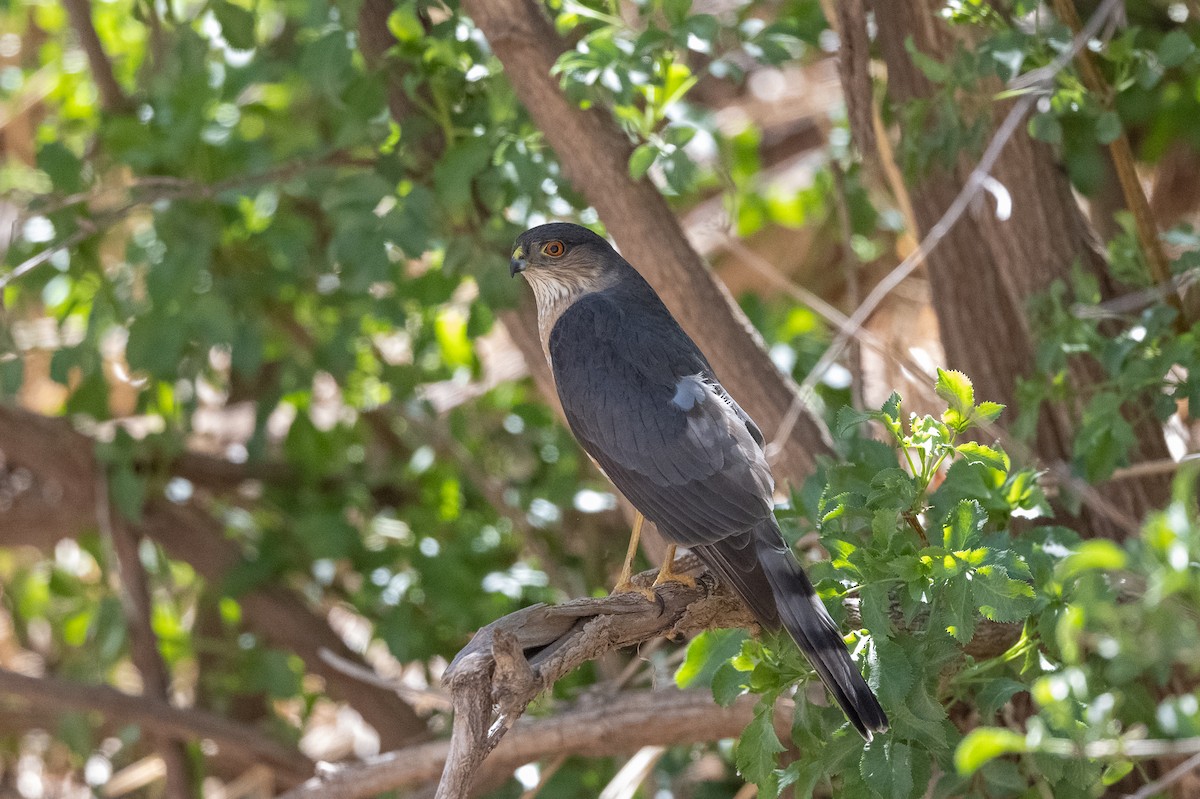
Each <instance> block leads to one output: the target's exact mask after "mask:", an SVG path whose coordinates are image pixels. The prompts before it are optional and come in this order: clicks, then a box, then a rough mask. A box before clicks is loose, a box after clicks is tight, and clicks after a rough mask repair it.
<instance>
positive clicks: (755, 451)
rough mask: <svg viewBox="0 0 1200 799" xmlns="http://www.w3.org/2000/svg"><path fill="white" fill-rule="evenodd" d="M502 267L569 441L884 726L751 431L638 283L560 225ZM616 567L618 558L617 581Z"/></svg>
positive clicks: (532, 238) (871, 721)
mask: <svg viewBox="0 0 1200 799" xmlns="http://www.w3.org/2000/svg"><path fill="white" fill-rule="evenodd" d="M510 273H511V274H512V275H513V276H516V275H517V274H518V273H523V274H524V275H525V279H526V280H527V281H528V282H529V285H530V286H531V287H532V288H533V293H534V296H535V297H536V299H537V309H538V328H539V332H540V334H541V340H542V346H543V348H544V349H545V351H546V356H547V357H548V358H549V360H550V366H551V369H552V371H553V373H554V380H555V383H556V385H557V387H558V396H559V399H560V400H561V401H562V407H563V411H564V412H565V413H566V417H567V422H568V424H569V425H570V427H571V431H572V432H573V433H574V434H575V437H576V438H577V439H578V440H579V443H580V444H581V445H582V446H583V448H584V449H585V450H586V451H587V452H588V454H589V455H591V456H592V458H593V459H595V461H596V462H597V463H598V464H599V465H600V468H601V469H603V470H604V473H605V474H606V475H607V476H608V477H609V479H610V480H612V482H613V484H614V485H616V487H617V488H618V489H619V490H620V491H621V493H623V494H624V495H625V496H626V497H628V499H629V501H630V502H632V503H633V505H634V507H635V508H637V510H638V511H640V512H641V514H644V515H645V518H647V519H650V520H651V521H652V522H654V523H655V524H656V525H657V526H658V529H659V531H660V532H661V533H662V534H663V535H664V536H665V537H666V538H667V539H668V540H669V541H670V542H672V543H674V544H678V545H680V546H686V547H689V548H690V549H691V551H692V552H694V553H696V555H698V556H699V557H700V559H701V560H702V561H703V562H704V563H705V564H706V565H707V566H708V567H709V568H710V569H711V570H712V571H713V572H715V573H716V574H717V575H718V576H719V577H720V578H721V579H723V580H724V581H725V582H727V583H728V584H729V585H730V586H731V587H732V588H733V589H734V591H736V592H737V594H738V595H739V596H740V597H741V598H742V599H743V600H744V601H745V603H746V605H747V606H748V607H749V608H750V610H751V612H752V613H753V614H754V616H755V618H756V619H758V621H759V623H760V624H761V625H762V626H763V627H765V628H768V629H778V628H779V627H780V626H783V627H784V628H785V629H786V630H787V631H788V633H789V634H790V635H791V637H792V638H793V639H795V641H796V643H797V644H798V645H799V647H800V649H801V650H802V651H803V652H804V654H805V656H806V657H807V658H808V660H809V662H810V663H812V665H813V668H814V669H816V672H817V674H818V675H820V677H821V680H822V681H823V682H824V683H825V685H826V687H827V688H828V689H829V691H830V693H832V694H833V696H834V698H835V699H836V700H837V703H838V704H839V705H840V706H841V708H842V710H844V711H845V713H846V716H847V717H848V718H849V719H850V723H851V724H853V725H854V728H855V729H857V730H858V731H859V733H861V734H862V735H863V737H865V738H867V739H868V740H870V738H871V733H872V732H882V731H884V730H886V729H887V716H886V715H885V714H884V712H883V708H882V707H880V705H879V701H878V700H877V699H876V698H875V695H874V694H873V693H872V692H871V689H870V688H869V687H867V684H866V682H865V681H864V680H863V678H862V675H861V674H860V673H859V672H858V669H857V668H856V667H855V665H854V661H852V660H851V659H850V654H849V653H848V652H847V651H846V645H845V642H844V641H843V640H842V635H841V633H840V632H839V630H838V628H837V625H836V624H835V623H834V621H833V619H832V618H831V617H830V616H829V613H828V612H827V611H826V610H825V606H824V605H823V604H821V600H820V598H819V597H817V594H816V591H815V590H814V589H813V585H812V583H811V582H810V581H809V579H808V576H807V575H806V574H805V573H804V570H803V569H802V568H801V566H800V564H799V562H797V560H796V558H795V557H794V556H793V555H792V552H791V550H790V549H789V548H788V546H787V544H786V543H785V542H784V540H783V536H782V534H781V533H780V531H779V525H778V524H777V523H776V521H775V515H774V512H773V502H772V494H773V491H774V481H773V480H772V478H771V472H770V468H769V467H768V465H767V461H766V458H765V457H764V455H763V446H764V443H763V435H762V432H761V431H760V430H759V429H758V426H757V425H756V424H755V423H754V421H753V420H752V419H751V418H750V417H749V416H747V415H746V412H745V411H743V410H742V409H741V407H740V406H739V405H738V404H737V402H735V401H734V400H733V398H732V397H730V396H729V393H728V392H727V391H726V390H725V388H724V387H723V386H722V385H721V383H720V382H719V381H718V380H717V377H716V375H714V374H713V370H712V367H711V366H709V364H708V361H707V360H706V359H705V357H704V355H703V353H701V352H700V350H699V348H698V347H697V346H696V344H695V343H694V342H693V341H692V340H691V338H689V337H688V335H687V334H686V333H684V332H683V329H682V328H680V326H679V324H678V323H677V322H676V321H675V318H674V317H672V316H671V313H670V311H668V310H667V308H666V306H665V305H663V303H662V300H660V299H659V297H658V295H657V294H656V293H655V292H654V289H653V288H651V287H650V284H649V283H647V282H646V281H645V280H644V279H643V278H642V276H641V275H639V274H638V273H637V271H636V270H634V268H633V267H632V266H630V264H629V263H628V262H627V261H626V260H625V259H624V258H622V257H621V256H620V255H618V254H617V252H616V251H615V250H614V249H613V248H612V247H611V246H610V245H609V244H608V242H607V241H605V240H604V239H603V238H601V237H600V236H598V235H596V234H595V233H593V232H592V231H590V230H588V229H587V228H584V227H580V226H579V225H573V224H567V223H553V224H548V225H541V226H539V227H535V228H533V229H531V230H528V231H526V232H525V233H522V234H521V236H520V237H519V238H518V239H517V242H516V249H515V250H514V251H513V254H512V259H511V261H510ZM638 521H639V526H640V518H639V520H638ZM636 530H637V527H636V526H635V533H636ZM632 552H633V546H632V545H631V547H630V553H631V554H632ZM672 558H673V549H672V551H671V553H670V554H668V557H667V562H666V563H664V566H663V574H660V580H661V579H662V578H663V577H664V576H665V577H668V578H669V577H670V576H671V575H670V560H671V559H672ZM628 570H629V563H628V561H627V563H626V569H625V572H624V573H623V580H622V582H624V583H627V582H628ZM620 588H622V586H621V585H618V590H619V589H620Z"/></svg>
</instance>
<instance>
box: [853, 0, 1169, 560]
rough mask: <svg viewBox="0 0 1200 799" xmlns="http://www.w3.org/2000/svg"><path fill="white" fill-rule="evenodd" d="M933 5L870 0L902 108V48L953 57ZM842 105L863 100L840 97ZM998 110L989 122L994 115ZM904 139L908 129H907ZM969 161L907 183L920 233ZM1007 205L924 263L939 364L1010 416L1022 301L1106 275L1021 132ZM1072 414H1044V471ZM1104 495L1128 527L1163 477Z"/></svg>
mask: <svg viewBox="0 0 1200 799" xmlns="http://www.w3.org/2000/svg"><path fill="white" fill-rule="evenodd" d="M934 6H935V4H934V3H932V2H930V1H929V0H922V2H917V3H888V2H880V1H879V0H875V2H873V7H874V10H875V15H876V20H877V22H878V31H879V34H878V45H879V48H880V51H881V53H882V56H883V58H884V60H885V61H886V63H887V67H888V96H889V98H890V100H891V102H892V103H894V104H896V105H902V104H905V103H908V102H912V101H914V100H920V99H923V98H929V97H931V96H933V94H934V93H935V89H936V87H934V86H933V85H932V84H931V83H930V82H929V81H928V79H927V78H926V77H925V76H924V74H923V73H922V72H921V71H920V69H918V68H917V66H916V65H915V64H914V63H913V61H912V58H911V57H910V55H909V53H908V51H907V49H906V42H908V41H910V40H911V41H912V42H913V44H914V45H915V46H916V48H917V49H918V50H919V51H921V52H923V53H926V54H928V55H930V56H932V57H933V58H938V59H944V58H947V57H949V55H950V54H951V53H952V52H953V48H954V39H953V37H952V34H951V32H950V30H949V29H948V28H947V27H946V26H945V25H944V24H943V23H942V22H941V21H940V17H939V16H938V14H937V9H936V8H935V7H934ZM847 99H848V101H849V102H861V101H862V98H856V97H848V98H847ZM1005 111H1007V105H1005V104H998V106H997V107H996V108H995V109H994V113H996V114H1003V113H1004V112H1005ZM909 133H910V134H911V133H913V132H911V131H910V132H909ZM971 167H972V163H971V160H970V158H969V157H967V156H966V155H963V156H961V157H959V158H958V159H957V161H956V163H955V165H954V166H953V167H952V168H948V169H947V168H937V167H935V168H933V169H931V170H930V171H929V172H928V173H927V174H925V175H921V176H919V177H918V178H916V180H915V181H914V182H913V184H912V185H911V186H910V189H911V190H910V196H911V199H912V205H913V210H914V214H915V217H916V221H917V224H918V226H919V227H920V229H921V232H924V231H926V230H928V229H929V228H930V227H931V226H933V225H934V224H935V223H936V222H937V220H938V219H939V218H940V217H941V215H942V213H943V212H944V211H945V209H946V208H947V206H948V205H949V204H950V203H951V201H952V200H953V198H954V197H955V195H956V194H957V193H958V191H959V188H960V187H961V185H962V183H963V181H964V179H965V178H966V175H967V174H968V173H969V171H970V169H971ZM992 175H993V177H994V178H995V179H996V180H997V181H999V182H1000V183H1001V184H1003V185H1004V186H1005V188H1006V189H1007V190H1008V192H1009V194H1010V195H1011V197H1012V201H1013V202H1012V214H1011V216H1010V217H1009V218H1008V219H1006V220H1001V219H998V218H997V217H996V215H995V213H993V211H992V208H991V207H990V203H989V204H988V205H985V206H981V207H979V208H977V209H976V210H975V212H973V213H969V214H966V215H964V217H963V218H962V219H960V220H959V221H958V223H957V224H956V225H955V226H954V228H953V229H952V230H951V231H950V233H949V234H948V235H946V237H945V238H944V239H942V241H941V243H940V245H939V246H938V247H937V249H935V250H934V252H933V253H932V254H931V255H930V257H929V258H928V260H927V265H928V269H929V274H930V285H931V287H932V292H933V303H934V308H935V309H936V311H937V314H938V322H939V326H940V328H941V334H942V336H941V337H942V342H943V345H944V347H945V351H946V359H947V362H948V365H949V366H950V367H952V368H956V369H961V370H963V371H964V372H967V373H968V374H970V375H971V376H972V379H973V380H974V382H975V392H976V396H978V397H980V398H986V399H991V400H995V401H998V402H1003V403H1005V404H1007V405H1009V406H1010V407H1011V408H1014V409H1015V407H1016V403H1015V399H1016V397H1015V392H1016V386H1017V383H1018V381H1019V380H1020V379H1021V378H1023V377H1027V376H1029V375H1030V373H1031V372H1032V369H1033V363H1034V351H1035V350H1034V348H1035V344H1034V341H1033V338H1032V336H1031V334H1030V329H1029V322H1028V318H1027V315H1026V305H1027V303H1028V301H1029V299H1030V298H1031V297H1032V296H1033V295H1035V294H1037V293H1038V292H1041V291H1043V290H1045V289H1046V288H1047V287H1048V286H1049V285H1050V284H1051V283H1052V282H1053V281H1055V280H1058V279H1069V277H1070V273H1071V269H1072V267H1073V265H1075V264H1077V263H1078V264H1080V265H1082V266H1083V267H1084V268H1086V269H1089V270H1091V271H1093V272H1094V273H1095V274H1097V275H1099V276H1100V277H1101V278H1102V284H1103V285H1105V286H1107V287H1108V291H1109V292H1113V291H1115V287H1113V286H1112V285H1111V281H1109V280H1108V279H1107V277H1106V273H1105V266H1104V262H1103V258H1102V257H1101V255H1100V253H1099V251H1098V250H1097V248H1096V246H1095V237H1094V234H1093V232H1092V231H1091V229H1090V228H1089V227H1088V225H1087V222H1086V220H1085V218H1084V216H1083V214H1082V212H1081V211H1080V209H1079V207H1078V205H1077V203H1076V201H1075V198H1074V196H1073V194H1072V191H1071V186H1070V183H1069V181H1068V179H1067V177H1066V175H1065V173H1064V171H1063V170H1062V169H1061V168H1060V166H1059V164H1058V163H1057V161H1056V159H1055V157H1054V153H1053V151H1052V150H1051V149H1050V148H1049V147H1048V146H1046V145H1044V144H1042V143H1040V142H1037V141H1034V140H1033V139H1032V138H1030V137H1029V136H1028V134H1027V133H1025V132H1024V131H1023V130H1022V131H1019V132H1018V133H1017V134H1016V135H1014V136H1013V137H1012V139H1011V140H1010V141H1009V143H1008V145H1007V146H1006V147H1005V149H1004V151H1003V154H1002V155H1001V157H1000V160H999V161H998V162H997V164H996V167H995V169H994V170H993V171H992ZM1072 378H1073V382H1074V389H1075V395H1076V397H1079V398H1086V396H1087V390H1088V386H1089V385H1092V384H1094V383H1095V382H1097V381H1098V380H1099V379H1100V378H1101V374H1100V371H1099V367H1098V365H1096V364H1094V363H1090V362H1086V361H1078V362H1076V363H1075V364H1074V365H1073V374H1072ZM1080 407H1081V403H1077V404H1076V405H1075V407H1066V406H1053V407H1047V408H1045V409H1043V412H1042V414H1041V416H1040V418H1039V423H1038V429H1037V438H1036V445H1035V451H1036V455H1037V456H1038V457H1039V458H1041V459H1042V460H1044V461H1046V462H1048V463H1057V462H1060V461H1061V462H1067V463H1070V461H1071V457H1072V442H1073V438H1074V435H1075V426H1076V421H1077V415H1078V412H1079V409H1080ZM1137 431H1138V439H1139V451H1138V452H1137V453H1135V455H1134V457H1135V458H1136V459H1137V460H1155V459H1159V458H1162V457H1166V456H1167V450H1166V444H1165V441H1164V440H1163V436H1162V430H1161V427H1160V426H1159V425H1157V423H1155V422H1154V420H1146V421H1139V422H1138V423H1137ZM1102 491H1103V493H1104V495H1105V496H1106V497H1107V498H1108V499H1109V500H1110V501H1111V502H1112V503H1113V504H1114V505H1115V506H1116V507H1118V508H1120V509H1121V510H1123V511H1124V512H1125V513H1126V514H1128V515H1129V516H1132V517H1133V518H1135V519H1140V518H1142V517H1143V516H1144V515H1145V513H1146V512H1147V511H1148V510H1151V509H1153V508H1156V507H1161V506H1162V504H1163V503H1164V502H1165V501H1166V500H1167V498H1168V497H1169V485H1168V482H1167V481H1166V480H1165V479H1162V478H1150V479H1146V480H1125V481H1120V482H1113V483H1111V484H1108V485H1106V486H1104V487H1103V489H1102ZM1081 527H1082V528H1083V532H1084V533H1085V534H1092V535H1107V536H1113V537H1119V536H1120V535H1121V534H1122V531H1121V530H1120V529H1118V528H1117V527H1115V526H1113V525H1110V524H1108V523H1107V522H1106V521H1105V519H1104V518H1103V517H1101V516H1099V515H1094V514H1092V515H1088V516H1087V517H1086V518H1084V519H1082V520H1081Z"/></svg>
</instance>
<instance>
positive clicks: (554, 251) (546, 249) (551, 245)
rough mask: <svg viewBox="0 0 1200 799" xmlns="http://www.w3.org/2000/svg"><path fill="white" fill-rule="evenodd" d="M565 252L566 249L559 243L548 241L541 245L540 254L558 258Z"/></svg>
mask: <svg viewBox="0 0 1200 799" xmlns="http://www.w3.org/2000/svg"><path fill="white" fill-rule="evenodd" d="M566 251H567V248H566V247H564V246H563V243H562V242H561V241H548V242H546V243H545V244H543V245H542V253H543V254H544V255H549V256H550V257H551V258H558V257H560V256H561V255H562V254H563V253H564V252H566Z"/></svg>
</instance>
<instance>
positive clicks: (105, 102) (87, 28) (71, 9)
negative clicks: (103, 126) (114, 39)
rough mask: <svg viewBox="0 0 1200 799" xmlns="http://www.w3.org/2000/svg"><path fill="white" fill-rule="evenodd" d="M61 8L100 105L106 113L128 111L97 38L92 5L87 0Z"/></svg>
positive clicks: (126, 100)
mask: <svg viewBox="0 0 1200 799" xmlns="http://www.w3.org/2000/svg"><path fill="white" fill-rule="evenodd" d="M63 5H64V6H66V8H67V16H69V17H70V19H71V27H72V28H74V29H75V35H76V36H78V37H79V44H80V46H81V47H82V48H83V52H84V53H86V54H87V60H88V66H89V67H91V71H92V80H94V81H95V82H96V88H97V89H98V90H99V91H100V104H101V105H102V106H103V108H104V110H105V111H107V112H109V113H119V112H121V111H128V110H129V109H130V108H132V107H133V103H131V102H130V100H129V98H128V97H126V96H125V92H124V91H123V90H122V89H121V85H120V84H119V83H117V77H116V75H115V74H113V67H112V62H111V61H110V60H109V58H108V54H107V53H105V52H104V46H103V45H102V44H101V43H100V37H99V36H98V35H97V34H96V26H95V25H93V24H92V7H91V4H90V3H89V2H88V0H63Z"/></svg>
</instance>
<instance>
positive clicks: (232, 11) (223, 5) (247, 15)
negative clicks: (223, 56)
mask: <svg viewBox="0 0 1200 799" xmlns="http://www.w3.org/2000/svg"><path fill="white" fill-rule="evenodd" d="M209 8H210V9H211V10H212V12H213V16H214V17H216V18H217V22H219V23H220V24H221V35H222V36H224V37H225V41H227V42H229V46H230V47H232V48H234V49H235V50H253V49H254V45H255V41H254V14H253V12H251V11H249V10H247V9H245V8H242V7H241V6H239V5H237V4H235V3H231V2H229V0H212V2H211V3H209Z"/></svg>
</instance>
